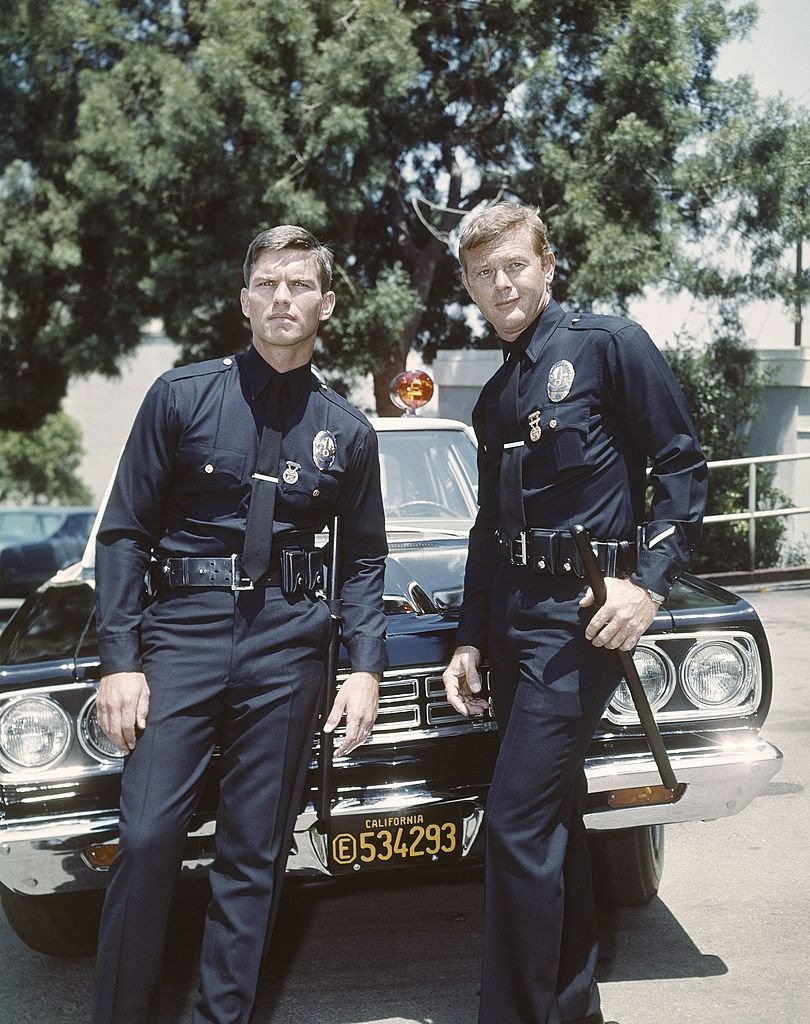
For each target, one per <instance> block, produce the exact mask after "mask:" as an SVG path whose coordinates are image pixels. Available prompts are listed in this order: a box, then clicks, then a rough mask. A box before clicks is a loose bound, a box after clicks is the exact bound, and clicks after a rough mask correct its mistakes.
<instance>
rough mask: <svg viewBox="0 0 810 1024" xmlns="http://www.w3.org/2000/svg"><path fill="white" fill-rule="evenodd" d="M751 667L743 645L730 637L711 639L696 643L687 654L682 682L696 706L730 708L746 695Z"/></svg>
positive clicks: (685, 691)
mask: <svg viewBox="0 0 810 1024" xmlns="http://www.w3.org/2000/svg"><path fill="white" fill-rule="evenodd" d="M752 671H753V670H752V666H751V662H750V659H749V658H748V656H747V654H746V652H745V651H744V650H743V649H742V647H740V646H739V645H738V644H736V643H734V642H733V641H730V640H728V641H726V640H714V641H712V642H710V643H703V644H697V645H696V646H695V647H694V648H693V649H692V650H691V651H690V652H689V654H688V655H687V656H686V658H685V659H684V662H683V666H682V668H681V685H682V686H683V690H684V693H685V694H686V696H687V697H688V698H689V700H690V701H692V703H693V704H695V705H696V706H697V707H699V708H711V709H712V710H717V709H723V708H731V707H735V706H736V705H738V704H740V703H741V702H742V701H743V700H745V698H746V697H747V696H748V693H749V691H750V689H751V680H752Z"/></svg>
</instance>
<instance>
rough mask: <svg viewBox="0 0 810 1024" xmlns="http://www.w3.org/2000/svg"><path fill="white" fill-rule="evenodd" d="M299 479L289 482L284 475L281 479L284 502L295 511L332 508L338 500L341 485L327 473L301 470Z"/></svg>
mask: <svg viewBox="0 0 810 1024" xmlns="http://www.w3.org/2000/svg"><path fill="white" fill-rule="evenodd" d="M296 476H297V479H296V480H295V481H293V482H289V481H287V480H285V479H284V477H283V475H281V476H280V477H279V482H278V486H279V490H280V491H281V494H282V495H283V501H284V503H285V504H286V505H289V507H290V508H291V509H294V510H295V511H303V510H304V509H308V508H331V507H332V506H333V505H334V503H335V502H336V500H337V496H338V491H339V489H340V485H339V484H338V481H337V480H336V479H335V478H334V477H333V476H329V475H328V474H327V473H319V472H318V471H317V470H309V469H299V470H297V472H296Z"/></svg>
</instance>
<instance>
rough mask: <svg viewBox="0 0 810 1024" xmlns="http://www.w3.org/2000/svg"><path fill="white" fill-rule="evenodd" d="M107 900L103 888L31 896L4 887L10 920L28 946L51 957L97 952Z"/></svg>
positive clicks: (0, 893) (0, 894) (0, 895)
mask: <svg viewBox="0 0 810 1024" xmlns="http://www.w3.org/2000/svg"><path fill="white" fill-rule="evenodd" d="M103 900H104V891H103V890H93V891H90V892H57V893H48V894H47V895H43V896H28V895H27V894H25V893H20V892H14V891H13V890H11V889H7V888H6V887H5V886H4V885H3V886H0V904H2V907H3V910H4V912H5V915H6V918H7V919H8V923H9V924H10V925H11V927H12V928H13V929H14V931H15V932H16V933H17V935H18V936H19V938H21V939H22V941H23V942H24V943H25V944H26V946H30V947H31V949H34V950H36V951H37V952H38V953H45V954H47V955H48V956H59V957H71V956H93V955H94V953H95V952H96V946H97V945H98V922H99V918H100V916H101V904H102V902H103Z"/></svg>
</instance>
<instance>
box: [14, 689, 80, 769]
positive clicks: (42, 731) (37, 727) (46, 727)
mask: <svg viewBox="0 0 810 1024" xmlns="http://www.w3.org/2000/svg"><path fill="white" fill-rule="evenodd" d="M71 734H72V729H71V724H70V717H69V716H68V714H67V712H66V711H64V710H63V709H62V708H61V707H60V706H59V705H58V704H57V703H56V702H55V701H53V700H51V699H50V698H49V697H22V698H20V699H19V700H15V701H12V702H11V703H9V704H7V705H6V706H5V707H4V708H3V710H2V711H0V761H1V762H2V763H3V765H4V766H5V767H7V768H11V769H12V770H16V769H18V768H45V767H48V766H50V765H53V764H55V763H56V762H57V761H59V760H60V758H62V757H63V756H64V754H65V753H66V752H67V750H68V748H69V746H70V741H71Z"/></svg>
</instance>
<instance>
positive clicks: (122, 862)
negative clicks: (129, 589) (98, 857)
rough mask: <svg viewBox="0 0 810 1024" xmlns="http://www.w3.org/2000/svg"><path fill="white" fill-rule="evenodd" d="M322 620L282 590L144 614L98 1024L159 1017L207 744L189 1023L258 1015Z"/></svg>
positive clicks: (191, 598) (174, 602)
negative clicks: (210, 811)
mask: <svg viewBox="0 0 810 1024" xmlns="http://www.w3.org/2000/svg"><path fill="white" fill-rule="evenodd" d="M328 628H329V611H328V609H327V607H326V605H325V603H324V602H322V601H313V600H310V599H309V598H305V597H303V598H300V599H298V600H297V601H294V602H291V601H288V600H287V599H286V598H284V597H283V595H282V594H281V591H280V590H279V589H278V588H269V587H268V588H263V589H257V590H255V591H249V592H245V593H240V594H239V595H234V594H233V593H231V592H230V591H227V590H206V589H191V588H190V589H187V590H182V591H176V590H175V591H171V592H169V593H168V594H167V595H166V596H165V597H163V598H162V599H161V600H159V601H157V602H155V603H154V604H152V605H151V606H150V607H149V608H148V609H147V610H146V612H145V615H144V621H143V627H142V633H141V636H142V650H143V661H144V671H145V673H146V678H147V681H148V683H149V686H150V690H151V700H150V708H149V717H148V720H147V724H146V729H145V730H144V732H143V735H142V736H141V737H140V738H139V740H138V742H137V744H136V746H135V749H134V750H133V752H132V754H131V755H130V756H129V757H128V759H127V763H126V766H125V769H124V774H123V779H122V790H121V838H120V848H119V853H118V856H117V857H116V860H115V863H114V865H113V867H112V870H111V876H110V880H109V885H108V891H107V896H106V899H105V904H104V911H103V914H102V922H101V930H100V936H99V952H98V962H97V980H96V991H95V1003H94V1011H93V1013H94V1015H93V1021H94V1024H140V1022H146V1021H150V1020H154V1019H155V1016H156V1013H157V992H158V987H159V979H160V972H161V965H162V959H163V951H164V945H165V933H166V927H167V922H168V914H169V907H170V902H171V898H172V890H173V887H174V883H175V880H176V877H177V874H178V871H179V866H180V862H181V859H182V851H183V845H184V840H185V836H186V831H187V828H188V825H189V821H190V818H191V815H192V813H193V811H194V809H195V806H196V804H197V802H198V799H199V795H200V792H201V789H202V785H203V780H204V776H205V772H206V768H207V766H208V764H209V761H210V758H211V753H212V750H213V748H214V745H215V743H219V744H220V745H221V783H220V797H219V811H218V815H217V829H216V855H215V860H214V864H213V866H212V868H211V871H210V885H211V902H210V905H209V907H208V912H207V916H206V922H205V933H204V937H203V947H202V957H201V964H200V974H201V980H200V993H199V998H198V1002H197V1007H196V1010H195V1013H194V1018H193V1019H194V1022H195V1024H203V1022H206V1024H214V1022H216V1024H237V1022H246V1021H247V1020H248V1019H249V1017H250V1014H251V1010H252V1007H253V1001H254V998H255V992H256V986H257V983H258V976H259V970H260V967H261V963H262V957H263V952H264V948H265V940H266V937H267V936H268V934H269V929H270V928H271V926H272V921H273V917H274V914H275V911H276V908H277V905H278V899H279V895H280V889H281V882H282V878H283V874H284V870H285V865H286V861H287V856H288V853H289V849H290V842H291V836H292V831H293V827H294V824H295V819H296V815H297V811H298V809H299V804H300V801H301V797H302V792H303V786H304V782H305V779H306V771H307V766H308V763H309V760H310V757H311V745H312V738H313V734H314V730H315V725H316V721H317V713H318V709H319V702H320V700H321V695H322V689H323V680H324V667H323V657H324V651H325V646H326V642H327V638H328Z"/></svg>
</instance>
